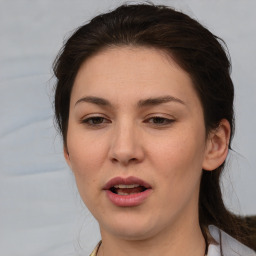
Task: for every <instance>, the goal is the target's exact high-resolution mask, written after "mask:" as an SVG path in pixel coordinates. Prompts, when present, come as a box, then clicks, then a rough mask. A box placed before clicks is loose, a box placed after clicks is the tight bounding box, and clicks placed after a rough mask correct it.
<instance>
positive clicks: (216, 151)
mask: <svg viewBox="0 0 256 256" xmlns="http://www.w3.org/2000/svg"><path fill="white" fill-rule="evenodd" d="M229 140H230V124H229V122H228V121H227V120H226V119H222V120H221V121H220V124H219V126H218V127H217V128H216V129H213V130H212V131H210V133H209V135H208V138H207V143H206V150H205V156H204V161H203V166H202V167H203V169H204V170H207V171H212V170H215V169H216V168H218V167H219V166H220V165H221V164H222V163H223V162H224V161H225V159H226V157H227V155H228V146H229Z"/></svg>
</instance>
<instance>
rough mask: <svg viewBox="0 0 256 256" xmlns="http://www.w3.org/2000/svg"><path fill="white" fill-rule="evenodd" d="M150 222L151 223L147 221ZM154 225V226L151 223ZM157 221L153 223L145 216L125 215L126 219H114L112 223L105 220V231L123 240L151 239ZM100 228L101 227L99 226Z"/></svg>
mask: <svg viewBox="0 0 256 256" xmlns="http://www.w3.org/2000/svg"><path fill="white" fill-rule="evenodd" d="M149 220H151V221H149ZM154 222H155V223H156V225H154V224H153V223H154ZM157 223H158V221H157V220H155V221H153V220H152V219H151V218H147V217H146V216H145V215H144V216H142V217H138V216H132V214H130V215H128V216H127V215H126V217H121V216H119V217H115V218H114V219H113V220H112V222H109V219H108V220H107V226H108V227H106V226H105V227H106V229H105V230H106V231H107V232H108V233H112V235H114V236H117V237H119V238H122V239H125V240H145V239H147V238H149V237H152V236H153V235H154V234H155V233H156V230H155V229H156V228H154V226H155V227H157V226H158V225H157ZM100 226H102V225H100Z"/></svg>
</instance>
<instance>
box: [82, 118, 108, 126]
mask: <svg viewBox="0 0 256 256" xmlns="http://www.w3.org/2000/svg"><path fill="white" fill-rule="evenodd" d="M82 123H83V124H87V125H90V126H100V125H101V124H104V123H110V121H109V120H107V119H106V118H104V117H101V116H94V117H89V118H86V119H84V120H82Z"/></svg>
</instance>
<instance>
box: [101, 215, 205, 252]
mask: <svg viewBox="0 0 256 256" xmlns="http://www.w3.org/2000/svg"><path fill="white" fill-rule="evenodd" d="M183 224H184V223H183ZM101 234H102V245H101V247H100V249H99V252H98V256H112V255H119V256H127V255H140V256H146V255H147V256H154V255H161V256H167V255H168V256H177V255H184V256H204V255H205V246H206V244H205V240H204V237H203V234H202V232H201V229H200V226H199V223H198V222H197V221H195V222H192V221H191V219H190V222H189V223H186V225H183V228H178V227H173V228H172V229H171V230H170V229H169V228H166V229H165V230H162V231H161V233H158V234H156V235H155V236H153V237H150V238H145V239H141V240H128V239H122V238H120V237H115V236H109V235H107V234H105V232H104V231H101Z"/></svg>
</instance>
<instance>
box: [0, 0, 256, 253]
mask: <svg viewBox="0 0 256 256" xmlns="http://www.w3.org/2000/svg"><path fill="white" fill-rule="evenodd" d="M121 2H123V1H114V0H105V1H103V0H93V1H90V0H84V1H82V0H75V1H71V0H69V1H67V0H55V1H54V0H41V1H36V0H33V1H32V0H30V1H29V0H26V1H24V0H12V1H8V0H6V1H4V0H1V1H0V163H1V165H0V254H1V255H6V256H16V255H18V256H22V255H24V256H25V255H26V256H32V255H33V256H35V255H44V256H45V255H88V254H89V252H90V251H91V250H92V248H93V247H94V245H95V244H96V243H97V241H98V239H99V233H98V227H97V224H96V223H95V221H94V220H93V217H92V216H91V215H90V214H89V213H88V211H87V209H86V208H85V207H84V206H83V203H82V202H81V200H80V197H79V195H78V193H77V190H76V186H75V183H74V178H73V176H72V173H71V171H70V170H69V169H68V168H67V166H66V164H65V162H64V158H63V156H62V145H61V141H60V138H59V137H58V136H57V133H56V131H55V129H54V125H53V121H52V119H53V112H52V106H51V102H52V85H53V84H54V79H53V78H52V71H51V64H52V62H53V60H54V58H55V56H56V53H57V52H58V50H59V49H60V47H61V46H62V42H63V39H64V38H66V37H68V36H69V35H70V33H71V31H72V30H73V29H74V28H76V27H77V26H80V25H81V24H82V23H84V22H86V21H88V20H89V19H90V18H91V17H93V16H94V15H96V14H99V13H101V12H103V11H106V10H109V9H113V8H114V7H115V6H117V4H118V3H121ZM128 2H129V1H128ZM133 2H136V1H133ZM153 2H154V3H161V4H167V5H171V6H174V7H176V8H177V9H179V10H182V11H184V12H185V13H188V14H189V15H191V16H192V17H194V18H196V19H198V20H199V21H200V22H201V23H202V24H204V25H205V26H206V27H208V28H209V29H210V30H211V31H212V32H213V33H215V34H217V35H218V36H220V37H222V38H223V39H224V40H225V41H226V43H227V45H228V47H229V51H230V54H231V57H232V63H233V72H232V78H233V81H234V84H235V89H236V98H235V109H236V121H237V128H236V135H235V139H234V143H233V148H234V150H235V151H236V153H234V152H233V153H231V154H230V156H229V164H228V168H227V169H226V174H225V175H224V177H223V193H224V197H225V202H226V204H227V206H228V207H229V209H231V210H233V211H234V212H236V213H239V214H243V215H245V214H255V213H256V202H255V196H256V187H255V180H256V171H255V166H256V153H255V145H256V117H255V109H256V86H255V81H256V71H255V68H256V65H255V59H256V50H255V45H256V28H255V24H256V16H255V10H256V1H254V0H243V1H242V0H241V1H238V0H229V1H221V0H212V1H210V0H209V1H206V0H190V1H178V0H177V1H153Z"/></svg>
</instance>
